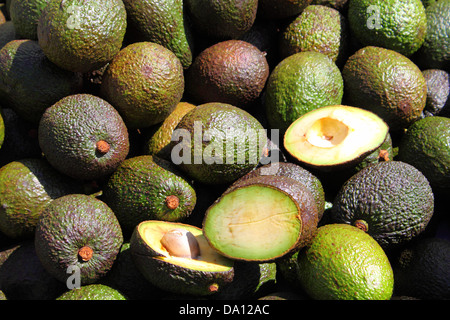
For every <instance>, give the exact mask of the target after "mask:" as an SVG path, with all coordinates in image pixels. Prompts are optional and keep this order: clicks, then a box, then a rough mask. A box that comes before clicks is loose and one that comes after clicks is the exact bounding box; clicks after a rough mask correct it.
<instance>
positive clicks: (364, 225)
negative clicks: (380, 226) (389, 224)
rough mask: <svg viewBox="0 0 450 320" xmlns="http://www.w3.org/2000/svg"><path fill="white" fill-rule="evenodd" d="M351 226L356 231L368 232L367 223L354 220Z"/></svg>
mask: <svg viewBox="0 0 450 320" xmlns="http://www.w3.org/2000/svg"><path fill="white" fill-rule="evenodd" d="M353 225H354V226H355V227H357V228H358V229H361V230H362V231H364V232H367V231H369V225H368V224H367V222H366V221H364V220H361V219H359V220H356V221H355V222H353Z"/></svg>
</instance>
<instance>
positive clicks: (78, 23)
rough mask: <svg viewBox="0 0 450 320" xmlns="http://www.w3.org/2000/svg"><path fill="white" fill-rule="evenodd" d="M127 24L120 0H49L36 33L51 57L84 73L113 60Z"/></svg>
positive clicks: (55, 61)
mask: <svg viewBox="0 0 450 320" xmlns="http://www.w3.org/2000/svg"><path fill="white" fill-rule="evenodd" d="M126 27H127V13H126V9H125V5H124V4H123V2H122V1H121V0H104V1H101V2H99V1H97V0H83V1H78V0H69V1H67V0H49V2H48V5H47V6H46V7H45V9H44V10H43V11H42V14H41V16H40V19H39V22H38V27H37V34H38V41H39V45H40V46H41V48H42V50H43V51H44V53H45V55H46V56H47V57H48V58H49V60H50V61H52V62H53V63H55V64H56V65H58V66H59V67H61V68H63V69H66V70H70V71H74V72H83V73H85V72H89V71H93V70H96V69H98V68H100V67H102V66H104V65H105V64H107V63H108V62H110V61H111V60H112V58H113V57H114V56H115V55H116V54H117V53H118V52H119V50H120V49H121V47H122V42H123V39H124V37H125V31H126Z"/></svg>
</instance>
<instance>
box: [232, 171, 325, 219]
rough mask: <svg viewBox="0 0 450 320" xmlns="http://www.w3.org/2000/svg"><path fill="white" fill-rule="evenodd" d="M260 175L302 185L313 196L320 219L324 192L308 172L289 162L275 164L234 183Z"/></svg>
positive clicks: (314, 177)
mask: <svg viewBox="0 0 450 320" xmlns="http://www.w3.org/2000/svg"><path fill="white" fill-rule="evenodd" d="M261 175H263V176H264V175H275V176H284V177H289V178H292V179H294V180H297V181H298V182H300V183H302V184H303V185H304V186H305V187H306V188H308V190H309V191H310V192H311V193H312V195H313V196H314V199H315V202H316V207H317V210H318V220H320V219H322V216H323V212H324V211H325V192H324V189H323V186H322V183H321V181H320V180H319V179H318V178H317V177H316V176H315V175H314V174H312V173H311V172H310V171H308V170H306V169H305V168H303V167H301V166H299V165H297V164H295V163H291V162H275V163H270V164H266V165H264V166H260V167H258V168H256V169H255V170H252V171H250V172H249V173H247V174H246V175H245V176H243V177H242V178H240V179H239V180H238V181H237V182H236V183H238V182H240V181H243V180H244V179H250V178H253V177H257V176H261Z"/></svg>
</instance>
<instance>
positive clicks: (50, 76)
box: [0, 39, 83, 123]
mask: <svg viewBox="0 0 450 320" xmlns="http://www.w3.org/2000/svg"><path fill="white" fill-rule="evenodd" d="M82 85H83V79H82V77H81V76H80V75H79V74H77V73H74V72H71V71H66V70H63V69H61V68H59V67H58V66H56V65H55V64H53V63H52V62H51V61H49V60H48V59H47V57H46V55H45V54H44V52H43V51H42V49H41V47H40V46H39V44H38V42H37V41H33V40H27V39H22V40H13V41H11V42H9V43H7V44H6V45H5V46H4V47H3V48H2V49H1V50H0V97H1V98H2V99H3V102H2V103H3V106H5V107H10V108H12V109H14V111H16V112H17V113H18V114H19V115H20V116H21V117H22V118H23V119H25V120H27V121H29V122H34V123H38V122H39V119H40V118H41V116H42V114H43V113H44V111H45V109H47V108H48V107H49V106H51V105H52V104H54V103H56V102H57V101H58V100H60V99H62V98H64V97H66V96H68V95H71V94H76V93H78V92H80V91H81V89H82Z"/></svg>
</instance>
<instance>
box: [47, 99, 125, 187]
mask: <svg viewBox="0 0 450 320" xmlns="http://www.w3.org/2000/svg"><path fill="white" fill-rule="evenodd" d="M38 139H39V145H40V147H41V149H42V152H43V153H44V155H45V157H46V159H47V160H48V161H49V162H50V164H51V165H52V166H54V167H55V168H56V169H57V170H59V171H60V172H62V173H64V174H66V175H68V176H71V177H73V178H75V179H80V180H95V179H99V178H103V177H106V176H107V175H109V174H111V173H112V172H113V171H114V170H115V169H116V168H117V166H118V165H119V164H120V163H121V162H122V161H123V160H124V159H125V158H126V156H127V155H128V152H129V148H130V146H129V138H128V130H127V127H126V125H125V123H124V121H123V119H122V117H121V116H120V115H119V113H118V112H117V110H116V109H115V108H114V107H113V106H111V105H110V104H109V103H108V102H106V101H105V100H103V99H101V98H99V97H96V96H93V95H90V94H76V95H70V96H67V97H65V98H63V99H61V100H59V101H58V102H57V103H55V104H54V105H52V106H50V107H49V108H47V109H46V110H45V112H44V114H43V115H42V118H41V120H40V122H39V127H38Z"/></svg>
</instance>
